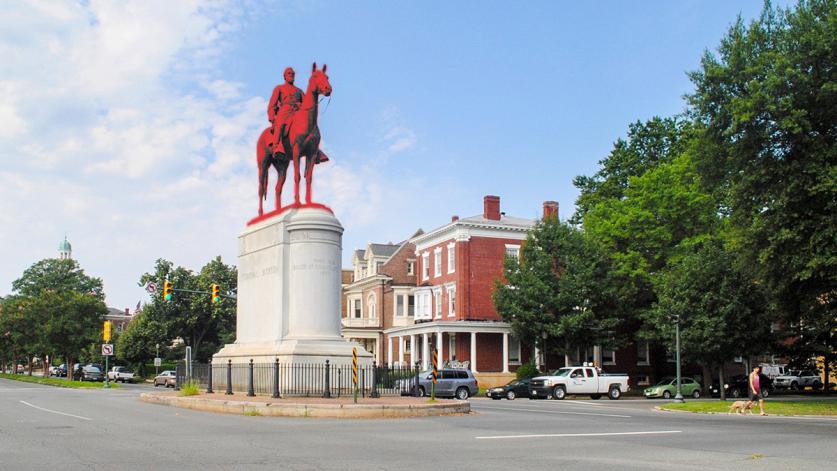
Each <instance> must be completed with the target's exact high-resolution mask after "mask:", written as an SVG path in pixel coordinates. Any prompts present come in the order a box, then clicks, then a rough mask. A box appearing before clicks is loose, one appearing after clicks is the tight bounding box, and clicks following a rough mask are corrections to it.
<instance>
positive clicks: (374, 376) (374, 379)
mask: <svg viewBox="0 0 837 471" xmlns="http://www.w3.org/2000/svg"><path fill="white" fill-rule="evenodd" d="M369 397H371V398H373V399H377V398H379V397H381V395H380V394H378V365H377V364H375V360H372V392H371V393H369Z"/></svg>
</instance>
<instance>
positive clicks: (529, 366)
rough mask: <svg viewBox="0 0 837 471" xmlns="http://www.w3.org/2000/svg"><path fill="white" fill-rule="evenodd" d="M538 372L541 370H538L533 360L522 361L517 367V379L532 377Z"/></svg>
mask: <svg viewBox="0 0 837 471" xmlns="http://www.w3.org/2000/svg"><path fill="white" fill-rule="evenodd" d="M539 374H541V372H540V371H538V367H537V366H535V363H533V362H529V363H524V364H522V365H520V367H519V368H518V369H517V379H526V378H534V377H535V376H538V375H539Z"/></svg>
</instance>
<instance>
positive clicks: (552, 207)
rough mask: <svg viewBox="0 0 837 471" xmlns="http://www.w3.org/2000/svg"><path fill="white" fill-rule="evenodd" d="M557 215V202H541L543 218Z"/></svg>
mask: <svg viewBox="0 0 837 471" xmlns="http://www.w3.org/2000/svg"><path fill="white" fill-rule="evenodd" d="M551 217H556V218H557V217H558V202H557V201H544V202H543V218H544V219H546V218H551Z"/></svg>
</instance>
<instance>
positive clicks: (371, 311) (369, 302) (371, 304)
mask: <svg viewBox="0 0 837 471" xmlns="http://www.w3.org/2000/svg"><path fill="white" fill-rule="evenodd" d="M375 307H376V306H375V293H372V294H370V295H369V297H368V298H366V314H367V315H368V316H369V318H370V319H374V318H375Z"/></svg>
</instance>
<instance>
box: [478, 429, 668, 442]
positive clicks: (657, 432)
mask: <svg viewBox="0 0 837 471" xmlns="http://www.w3.org/2000/svg"><path fill="white" fill-rule="evenodd" d="M682 432H683V431H682V430H652V431H648V432H603V433H550V434H539V435H493V436H486V437H474V438H476V439H477V440H499V439H506V438H562V437H612V436H617V435H663V434H669V433H682Z"/></svg>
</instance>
